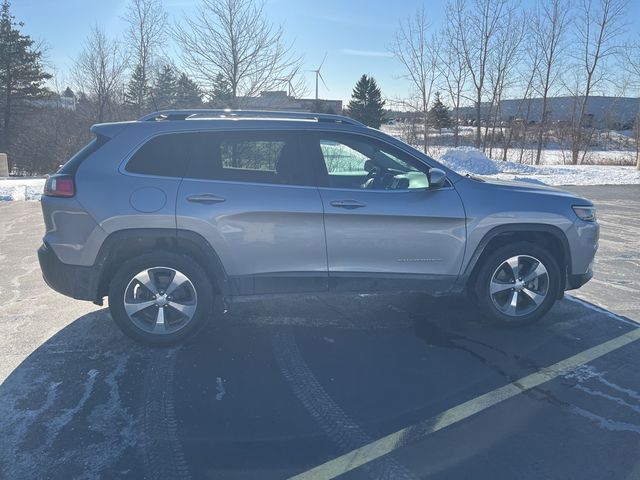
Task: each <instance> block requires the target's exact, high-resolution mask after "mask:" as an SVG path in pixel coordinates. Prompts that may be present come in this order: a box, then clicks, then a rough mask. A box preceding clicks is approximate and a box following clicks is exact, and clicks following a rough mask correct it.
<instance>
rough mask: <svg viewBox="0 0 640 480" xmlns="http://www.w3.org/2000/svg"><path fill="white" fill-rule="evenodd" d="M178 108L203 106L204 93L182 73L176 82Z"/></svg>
mask: <svg viewBox="0 0 640 480" xmlns="http://www.w3.org/2000/svg"><path fill="white" fill-rule="evenodd" d="M175 106H176V107H177V108H198V107H200V106H202V93H201V92H200V88H199V87H198V85H197V84H196V82H194V81H193V80H191V79H190V78H189V77H188V76H187V75H186V74H185V73H181V74H180V77H179V78H178V81H177V82H176V99H175Z"/></svg>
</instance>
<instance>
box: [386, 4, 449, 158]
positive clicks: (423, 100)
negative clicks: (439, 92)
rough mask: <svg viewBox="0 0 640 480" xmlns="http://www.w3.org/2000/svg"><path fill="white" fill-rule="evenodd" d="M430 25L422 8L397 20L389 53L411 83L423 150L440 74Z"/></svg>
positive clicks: (434, 39) (437, 55)
mask: <svg viewBox="0 0 640 480" xmlns="http://www.w3.org/2000/svg"><path fill="white" fill-rule="evenodd" d="M429 28H430V24H429V21H428V19H427V14H426V12H425V8H424V5H423V6H422V7H421V8H420V9H418V10H417V11H416V12H415V14H414V15H412V16H409V17H407V18H406V19H405V20H402V21H400V24H399V26H398V29H397V30H396V33H395V38H394V40H393V43H392V44H391V47H390V51H391V53H393V55H395V57H396V58H397V59H398V60H399V61H400V63H401V64H402V66H403V67H404V70H405V73H404V74H403V77H404V78H406V79H408V80H409V81H410V82H411V86H412V88H413V89H414V90H415V92H416V98H415V102H412V103H413V104H414V105H415V108H416V110H417V111H418V112H420V114H421V116H422V123H423V140H422V147H423V150H424V151H425V153H426V152H427V149H428V143H429V142H428V138H429V136H428V121H427V115H428V112H429V103H430V101H431V93H432V92H433V87H434V84H435V82H436V79H437V77H438V74H439V70H438V68H437V66H438V63H439V41H438V38H437V37H436V36H435V35H431V36H429Z"/></svg>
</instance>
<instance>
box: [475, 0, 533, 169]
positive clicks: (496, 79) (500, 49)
mask: <svg viewBox="0 0 640 480" xmlns="http://www.w3.org/2000/svg"><path fill="white" fill-rule="evenodd" d="M527 23H528V21H527V16H526V15H525V13H524V12H523V11H522V10H521V9H520V8H518V7H517V6H514V5H509V6H508V7H505V9H504V11H503V13H502V16H501V18H500V22H499V23H498V25H497V27H496V31H495V40H496V41H495V46H494V48H493V52H492V55H491V56H490V57H489V64H488V65H489V70H488V72H487V77H488V84H489V87H490V95H491V97H490V102H489V111H488V115H487V120H488V122H487V124H486V126H485V135H484V140H483V142H482V145H483V148H486V147H487V144H488V145H489V156H490V157H491V156H492V154H493V146H494V144H495V140H496V136H497V132H499V134H500V137H501V139H503V130H502V128H501V125H500V123H501V101H502V98H503V94H504V92H505V91H506V90H507V89H508V88H510V87H512V86H513V81H514V73H515V67H516V66H517V64H518V62H519V61H520V58H521V56H522V51H521V48H520V47H521V46H522V41H523V39H524V37H525V31H526V29H525V25H527ZM490 125H491V138H490V139H489V141H487V136H488V132H489V127H490ZM498 126H500V128H499V130H497V131H496V127H498Z"/></svg>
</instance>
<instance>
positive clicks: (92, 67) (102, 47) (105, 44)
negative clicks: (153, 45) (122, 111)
mask: <svg viewBox="0 0 640 480" xmlns="http://www.w3.org/2000/svg"><path fill="white" fill-rule="evenodd" d="M126 69H127V56H126V54H125V52H124V50H123V48H122V47H121V45H120V43H118V42H117V41H115V40H111V39H109V38H108V37H107V36H106V34H105V33H104V31H103V30H101V29H100V28H98V27H97V26H94V27H93V29H92V30H91V33H90V35H89V37H88V38H87V39H86V40H85V42H84V49H83V50H82V52H81V53H80V55H79V56H78V58H77V59H76V61H75V62H74V65H73V67H72V75H73V78H74V80H75V83H76V84H77V87H78V90H79V91H80V92H82V93H84V94H85V95H86V96H87V97H88V98H89V100H91V101H92V102H93V103H94V105H95V111H94V120H95V121H96V122H104V121H106V120H109V119H110V118H112V116H113V113H114V107H115V104H116V100H117V98H118V97H119V96H120V95H121V93H122V92H121V89H122V78H123V75H124V72H125V71H126Z"/></svg>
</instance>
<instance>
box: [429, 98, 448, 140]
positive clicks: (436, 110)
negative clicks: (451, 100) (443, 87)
mask: <svg viewBox="0 0 640 480" xmlns="http://www.w3.org/2000/svg"><path fill="white" fill-rule="evenodd" d="M428 120H429V123H430V124H431V125H432V126H433V127H435V128H437V129H438V130H440V133H442V129H443V128H449V127H451V116H450V115H449V109H448V108H447V106H446V105H445V104H444V103H442V99H441V98H440V92H436V96H435V99H434V100H433V104H432V105H431V109H430V110H429V114H428Z"/></svg>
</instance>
